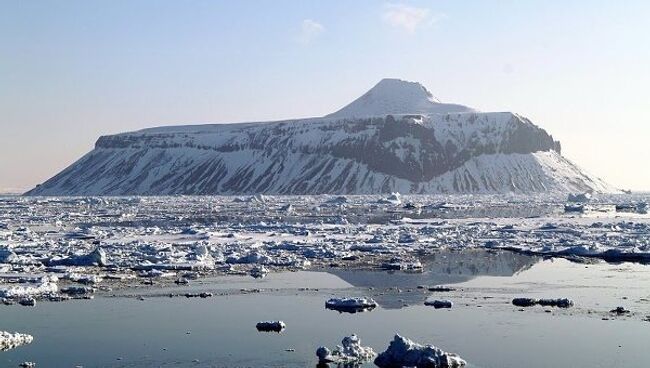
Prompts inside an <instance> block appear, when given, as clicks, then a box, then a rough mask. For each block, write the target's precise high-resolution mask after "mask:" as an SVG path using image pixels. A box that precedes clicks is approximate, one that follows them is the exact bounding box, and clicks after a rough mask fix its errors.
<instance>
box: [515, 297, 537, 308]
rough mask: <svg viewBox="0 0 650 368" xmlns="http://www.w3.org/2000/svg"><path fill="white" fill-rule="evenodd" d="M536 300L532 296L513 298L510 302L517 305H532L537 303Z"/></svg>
mask: <svg viewBox="0 0 650 368" xmlns="http://www.w3.org/2000/svg"><path fill="white" fill-rule="evenodd" d="M537 302H538V300H537V299H533V298H514V299H512V304H513V305H515V306H517V307H532V306H534V305H537Z"/></svg>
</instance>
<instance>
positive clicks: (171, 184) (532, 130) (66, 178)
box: [27, 80, 615, 195]
mask: <svg viewBox="0 0 650 368" xmlns="http://www.w3.org/2000/svg"><path fill="white" fill-rule="evenodd" d="M370 92H372V93H371V94H370V95H368V94H366V95H364V96H370V97H364V96H362V97H361V98H359V99H358V100H357V101H355V102H353V103H352V104H350V105H348V106H347V107H345V108H343V109H342V110H340V111H338V112H336V113H334V114H332V115H330V116H329V117H325V118H315V119H303V120H289V121H279V122H266V123H245V124H213V125H188V126H173V127H161V128H152V129H144V130H140V131H136V132H130V133H123V134H117V135H112V136H103V137H100V138H99V140H98V141H97V143H96V145H95V149H94V150H92V151H91V152H89V153H88V154H86V155H85V156H83V157H82V158H81V159H79V160H78V161H77V162H75V163H74V164H72V165H71V166H70V167H68V168H66V169H65V170H63V171H62V172H61V173H59V174H57V175H56V176H54V177H53V178H51V179H49V180H48V181H46V182H45V183H43V184H42V185H39V186H37V187H36V188H34V189H32V190H31V191H29V192H28V193H27V194H28V195H127V194H128V195H131V194H134V195H135V194H143V195H154V194H253V193H265V194H323V193H332V194H371V193H388V192H393V191H399V192H401V193H503V192H514V193H533V192H578V191H579V192H582V191H597V192H611V191H615V189H614V188H611V187H610V186H608V185H607V184H606V183H604V182H602V181H600V180H599V179H597V178H594V177H592V176H590V175H588V174H586V173H584V172H583V171H581V170H580V169H579V168H578V167H577V166H575V165H574V164H573V163H571V162H570V161H568V160H567V159H566V158H564V157H562V156H561V154H560V144H559V142H557V141H555V140H553V137H552V136H551V135H549V134H548V133H547V132H546V131H544V130H543V129H541V128H539V127H537V126H535V125H534V124H532V123H531V122H530V121H529V120H528V119H526V118H524V117H521V116H519V115H517V114H513V113H508V112H504V113H479V112H471V109H469V108H465V107H462V106H460V105H445V104H439V103H438V102H436V100H435V99H433V97H432V96H431V94H430V93H428V91H426V89H424V87H422V86H421V85H420V84H417V83H411V82H402V81H397V80H383V81H382V82H380V83H379V84H378V85H377V86H375V87H374V88H373V89H372V90H371V91H370ZM450 106H451V107H450ZM459 106H460V107H459ZM455 109H461V110H462V111H461V112H454V110H455ZM424 110H427V111H428V112H429V113H427V114H423V113H421V112H422V111H424ZM387 111H390V112H392V114H390V115H387V114H386V112H387ZM415 112H417V113H415ZM362 114H366V115H365V116H364V117H356V116H357V115H359V116H362Z"/></svg>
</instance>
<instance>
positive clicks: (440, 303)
mask: <svg viewBox="0 0 650 368" xmlns="http://www.w3.org/2000/svg"><path fill="white" fill-rule="evenodd" d="M424 305H426V306H431V307H434V308H436V309H440V308H451V307H453V306H454V303H453V302H452V301H451V300H447V299H442V300H440V299H427V300H425V301H424Z"/></svg>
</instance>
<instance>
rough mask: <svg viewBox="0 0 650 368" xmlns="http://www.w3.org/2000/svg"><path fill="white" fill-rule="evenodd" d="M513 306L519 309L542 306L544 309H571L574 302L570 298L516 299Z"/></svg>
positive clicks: (513, 300)
mask: <svg viewBox="0 0 650 368" xmlns="http://www.w3.org/2000/svg"><path fill="white" fill-rule="evenodd" d="M512 304H513V305H515V306H517V307H532V306H535V305H541V306H544V307H558V308H570V307H573V305H574V303H573V300H571V299H568V298H557V299H535V298H514V299H512Z"/></svg>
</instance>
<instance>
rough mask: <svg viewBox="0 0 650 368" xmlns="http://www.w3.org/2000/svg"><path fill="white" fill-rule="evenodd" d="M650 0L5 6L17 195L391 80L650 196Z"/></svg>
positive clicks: (10, 181)
mask: <svg viewBox="0 0 650 368" xmlns="http://www.w3.org/2000/svg"><path fill="white" fill-rule="evenodd" d="M648 19H650V2H647V1H625V2H614V1H562V2H560V1H557V2H556V1H507V0H500V1H486V0H480V1H479V0H476V1H459V0H451V1H405V2H400V1H396V2H382V1H344V0H341V1H297V0H296V1H277V0H273V1H161V0H151V1H142V0H130V1H116V0H107V1H89V0H84V1H63V0H62V1H22V0H18V1H8V0H0V188H30V187H32V186H34V185H35V184H37V183H39V182H42V181H44V180H45V179H47V178H49V177H50V176H52V175H54V174H55V173H57V172H58V171H59V170H61V169H62V168H64V167H66V166H67V165H69V164H70V163H72V162H73V161H74V160H76V159H77V158H79V157H81V155H83V154H84V153H86V152H87V151H89V150H90V149H91V148H92V146H93V144H94V142H95V140H96V139H97V138H98V137H99V136H100V135H103V134H111V133H117V132H122V131H128V130H135V129H141V128H145V127H151V126H158V125H171V124H187V123H200V122H239V121H250V120H273V119H282V118H294V117H306V116H320V115H324V114H327V113H329V112H332V111H334V110H336V109H338V108H340V107H341V106H343V105H345V104H346V103H348V102H350V101H351V100H352V99H354V98H356V97H358V96H359V95H360V94H362V93H363V92H365V91H366V90H367V89H369V88H370V87H372V86H373V85H374V84H375V83H376V82H377V81H379V80H380V79H381V78H384V77H397V78H402V79H408V80H413V81H419V82H421V83H423V84H424V85H425V86H427V87H428V88H429V89H430V90H431V91H432V92H433V94H434V95H436V96H437V97H438V98H439V99H441V100H443V101H446V102H458V103H463V104H466V105H469V106H472V107H475V108H478V109H480V110H482V111H506V110H509V111H515V112H518V113H520V114H522V115H524V116H527V117H529V118H531V119H532V120H533V121H534V122H535V123H536V124H538V125H539V126H541V127H543V128H545V129H547V130H548V131H549V132H550V133H551V134H553V136H554V137H556V138H557V139H559V140H560V141H561V142H562V146H563V153H564V154H565V155H566V156H567V157H569V158H570V159H572V160H574V161H575V162H576V163H578V164H579V165H580V166H582V167H584V168H585V169H587V171H589V172H591V173H593V174H596V175H597V176H600V177H602V178H604V179H605V180H607V181H609V182H610V183H612V184H613V185H616V186H619V187H622V188H633V189H645V190H648V189H650V169H649V168H650V165H649V164H648V156H649V155H648V152H649V151H650V146H649V145H648V141H649V140H650V104H649V102H650V98H649V92H648V91H649V89H650V22H649V21H648Z"/></svg>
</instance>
